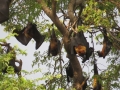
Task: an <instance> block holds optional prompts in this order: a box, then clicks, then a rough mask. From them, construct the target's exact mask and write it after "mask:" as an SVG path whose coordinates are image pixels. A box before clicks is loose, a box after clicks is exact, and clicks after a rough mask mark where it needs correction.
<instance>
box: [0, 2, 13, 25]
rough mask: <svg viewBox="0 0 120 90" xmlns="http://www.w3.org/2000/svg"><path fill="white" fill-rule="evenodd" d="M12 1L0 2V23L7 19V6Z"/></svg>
mask: <svg viewBox="0 0 120 90" xmlns="http://www.w3.org/2000/svg"><path fill="white" fill-rule="evenodd" d="M11 2H12V0H0V23H3V22H5V21H7V20H8V19H9V5H10V3H11Z"/></svg>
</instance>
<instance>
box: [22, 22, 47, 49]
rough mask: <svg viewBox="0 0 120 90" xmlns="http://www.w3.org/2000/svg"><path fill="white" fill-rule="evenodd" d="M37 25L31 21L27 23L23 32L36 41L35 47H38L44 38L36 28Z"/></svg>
mask: <svg viewBox="0 0 120 90" xmlns="http://www.w3.org/2000/svg"><path fill="white" fill-rule="evenodd" d="M36 26H37V25H36V24H33V23H28V25H27V26H26V28H25V31H24V34H25V36H27V37H31V38H33V39H34V40H35V41H36V46H35V48H36V49H38V48H39V47H40V46H41V44H42V43H43V42H44V40H45V35H41V33H40V32H39V31H38V30H37V27H36Z"/></svg>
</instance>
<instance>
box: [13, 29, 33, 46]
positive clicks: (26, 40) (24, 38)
mask: <svg viewBox="0 0 120 90" xmlns="http://www.w3.org/2000/svg"><path fill="white" fill-rule="evenodd" d="M24 31H25V28H23V30H21V31H20V30H17V29H15V30H14V31H13V33H17V34H18V35H15V38H16V39H17V40H18V41H19V42H20V43H22V44H23V45H25V46H26V45H27V44H28V43H29V41H30V40H31V39H32V38H31V37H29V36H27V35H25V34H24Z"/></svg>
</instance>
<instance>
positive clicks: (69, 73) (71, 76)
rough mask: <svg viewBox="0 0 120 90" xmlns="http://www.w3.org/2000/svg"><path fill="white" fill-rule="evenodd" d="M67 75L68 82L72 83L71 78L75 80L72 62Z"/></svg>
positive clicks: (67, 69) (67, 68)
mask: <svg viewBox="0 0 120 90" xmlns="http://www.w3.org/2000/svg"><path fill="white" fill-rule="evenodd" d="M66 75H67V82H68V83H69V82H70V79H69V78H73V68H72V65H71V62H69V64H68V66H67V67H66Z"/></svg>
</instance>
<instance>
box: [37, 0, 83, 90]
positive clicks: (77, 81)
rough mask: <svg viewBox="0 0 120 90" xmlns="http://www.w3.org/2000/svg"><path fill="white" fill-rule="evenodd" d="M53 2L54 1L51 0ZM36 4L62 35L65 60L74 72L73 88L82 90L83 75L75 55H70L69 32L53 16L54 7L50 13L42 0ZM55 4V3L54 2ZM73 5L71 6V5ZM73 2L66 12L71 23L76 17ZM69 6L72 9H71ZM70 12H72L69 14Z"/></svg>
mask: <svg viewBox="0 0 120 90" xmlns="http://www.w3.org/2000/svg"><path fill="white" fill-rule="evenodd" d="M53 1H54V0H53ZM37 2H38V3H39V4H41V6H42V10H43V11H44V12H45V13H46V15H47V16H48V17H49V18H50V19H51V20H52V21H53V23H54V24H55V25H56V27H57V28H58V30H59V31H60V32H61V34H62V35H63V44H64V48H65V50H66V52H67V58H69V60H70V61H71V63H72V67H73V72H74V77H73V81H74V83H73V86H74V88H75V89H76V90H82V89H81V84H82V82H83V81H84V78H83V73H82V68H81V66H80V63H79V61H78V58H77V56H76V55H75V54H71V50H70V49H71V41H70V38H69V31H68V30H67V28H66V27H65V26H64V24H63V23H61V22H60V20H59V18H58V16H57V15H56V14H55V12H56V11H55V10H56V9H55V6H53V7H54V9H53V11H51V10H50V9H49V8H48V7H47V5H46V4H45V2H44V0H37ZM54 3H55V2H54ZM72 3H73V4H72ZM74 3H75V1H74V0H71V1H70V3H69V6H68V8H69V10H68V14H69V16H70V17H71V18H70V20H71V21H72V22H74V21H75V20H76V17H75V16H74V14H73V13H74V12H73V7H74ZM71 5H72V6H73V7H71ZM71 10H72V12H71Z"/></svg>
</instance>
